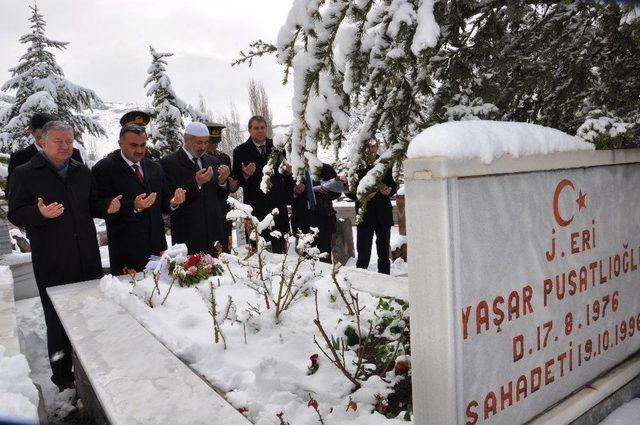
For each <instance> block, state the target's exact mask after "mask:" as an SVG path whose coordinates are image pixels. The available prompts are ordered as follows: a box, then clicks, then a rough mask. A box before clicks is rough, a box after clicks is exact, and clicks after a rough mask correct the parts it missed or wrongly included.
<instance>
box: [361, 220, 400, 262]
mask: <svg viewBox="0 0 640 425" xmlns="http://www.w3.org/2000/svg"><path fill="white" fill-rule="evenodd" d="M357 229H358V235H357V242H356V249H357V250H358V260H357V261H356V267H358V268H361V269H366V268H368V267H369V260H371V245H372V243H373V235H374V233H375V235H376V250H377V251H378V273H384V274H391V260H389V250H390V243H391V226H383V225H377V226H368V225H364V224H360V225H359V226H358V227H357Z"/></svg>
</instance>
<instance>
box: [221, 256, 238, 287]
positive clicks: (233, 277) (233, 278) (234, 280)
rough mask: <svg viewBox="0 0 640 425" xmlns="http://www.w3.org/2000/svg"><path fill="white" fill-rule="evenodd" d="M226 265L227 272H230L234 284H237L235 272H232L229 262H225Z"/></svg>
mask: <svg viewBox="0 0 640 425" xmlns="http://www.w3.org/2000/svg"><path fill="white" fill-rule="evenodd" d="M224 265H225V266H227V270H228V271H229V275H230V276H231V280H233V283H236V282H237V281H236V277H235V275H234V274H233V272H232V271H231V267H230V266H229V262H228V261H225V262H224Z"/></svg>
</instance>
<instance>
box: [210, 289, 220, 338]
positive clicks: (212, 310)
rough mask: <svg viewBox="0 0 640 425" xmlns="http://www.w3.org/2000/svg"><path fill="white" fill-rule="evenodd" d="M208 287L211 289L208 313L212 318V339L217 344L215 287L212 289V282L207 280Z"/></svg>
mask: <svg viewBox="0 0 640 425" xmlns="http://www.w3.org/2000/svg"><path fill="white" fill-rule="evenodd" d="M209 288H210V290H211V298H209V302H210V304H211V307H210V311H209V314H211V317H212V318H213V340H214V342H215V343H216V344H217V343H218V341H219V331H218V320H217V319H216V293H215V289H213V283H212V282H209Z"/></svg>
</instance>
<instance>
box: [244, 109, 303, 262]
mask: <svg viewBox="0 0 640 425" xmlns="http://www.w3.org/2000/svg"><path fill="white" fill-rule="evenodd" d="M272 150H273V141H272V140H271V139H268V138H267V122H266V120H265V119H264V118H263V117H261V116H254V117H251V119H250V120H249V139H248V140H247V141H246V142H244V143H243V144H241V145H238V146H237V147H236V148H235V149H234V150H233V169H232V175H233V177H234V178H236V179H237V180H238V184H239V185H240V186H241V187H242V190H243V196H244V198H243V202H244V203H245V204H248V205H250V206H251V207H252V208H253V212H252V214H253V215H254V216H255V217H256V218H258V219H259V220H262V219H263V218H264V217H265V216H266V215H267V214H269V213H271V211H272V210H273V209H274V208H277V209H278V211H279V213H278V215H277V216H276V217H275V226H274V228H272V229H266V230H265V231H264V232H263V233H262V236H263V237H264V238H265V239H266V240H267V241H269V242H271V248H272V250H273V252H279V253H283V252H284V250H285V241H284V238H283V237H273V236H271V234H270V233H271V232H272V231H273V230H277V231H279V232H280V233H281V234H282V235H284V234H285V233H289V214H288V212H287V204H290V203H291V199H292V194H293V185H294V182H293V179H292V177H291V175H290V174H282V173H280V170H279V168H280V164H279V163H277V164H275V167H274V176H273V178H272V179H271V188H270V189H269V191H268V192H267V193H264V192H263V191H262V190H261V189H260V183H261V182H262V169H263V168H264V166H265V165H266V164H267V161H268V159H269V155H270V154H271V151H272Z"/></svg>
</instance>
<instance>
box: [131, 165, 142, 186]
mask: <svg viewBox="0 0 640 425" xmlns="http://www.w3.org/2000/svg"><path fill="white" fill-rule="evenodd" d="M132 167H133V171H134V172H135V173H136V177H137V178H138V180H140V183H144V176H143V175H142V172H141V171H140V166H138V164H133V165H132Z"/></svg>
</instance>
